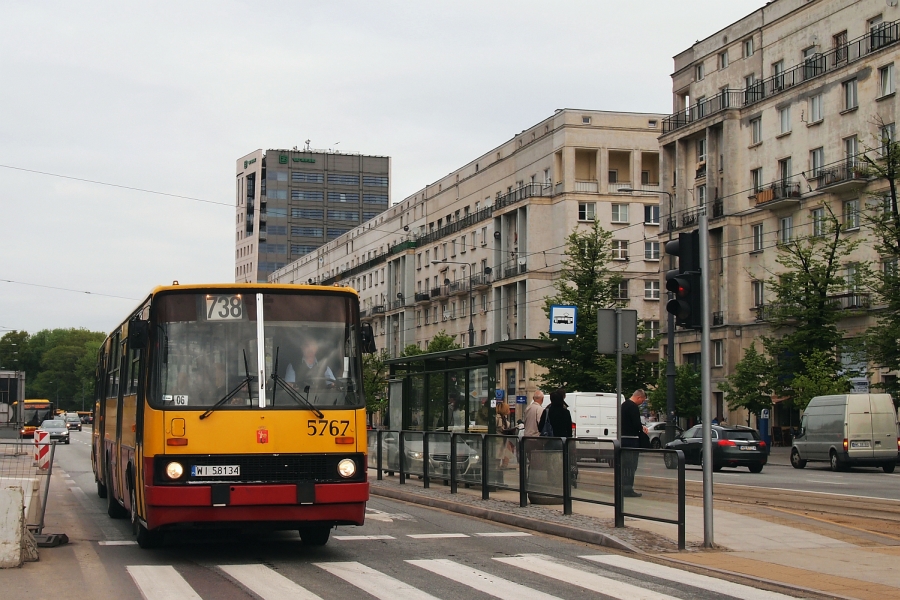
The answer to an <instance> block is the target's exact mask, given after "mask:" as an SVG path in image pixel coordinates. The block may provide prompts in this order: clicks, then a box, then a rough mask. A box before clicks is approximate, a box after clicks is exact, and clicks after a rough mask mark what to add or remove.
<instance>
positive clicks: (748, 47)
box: [744, 38, 753, 58]
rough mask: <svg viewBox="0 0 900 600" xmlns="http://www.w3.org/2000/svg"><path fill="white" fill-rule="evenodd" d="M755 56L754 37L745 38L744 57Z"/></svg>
mask: <svg viewBox="0 0 900 600" xmlns="http://www.w3.org/2000/svg"><path fill="white" fill-rule="evenodd" d="M750 56H753V38H747V39H746V40H744V58H748V57H750Z"/></svg>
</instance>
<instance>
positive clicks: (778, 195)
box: [755, 181, 800, 208]
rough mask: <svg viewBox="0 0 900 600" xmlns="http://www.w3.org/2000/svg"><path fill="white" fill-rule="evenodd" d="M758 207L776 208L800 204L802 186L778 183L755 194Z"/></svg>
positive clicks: (785, 182)
mask: <svg viewBox="0 0 900 600" xmlns="http://www.w3.org/2000/svg"><path fill="white" fill-rule="evenodd" d="M755 198H756V206H757V207H763V208H776V207H778V206H783V205H785V204H791V205H798V204H800V184H799V183H791V182H789V181H776V182H775V183H773V184H772V185H769V186H766V187H765V188H763V189H761V190H759V191H758V192H757V193H756V194H755Z"/></svg>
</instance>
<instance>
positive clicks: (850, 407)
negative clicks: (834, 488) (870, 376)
mask: <svg viewBox="0 0 900 600" xmlns="http://www.w3.org/2000/svg"><path fill="white" fill-rule="evenodd" d="M898 449H900V445H898V438H897V413H896V412H895V409H894V401H893V400H892V399H891V396H890V394H841V395H837V396H816V397H815V398H813V399H812V400H810V402H809V406H807V407H806V410H805V411H804V413H803V417H802V418H801V419H800V431H799V432H798V433H797V435H796V436H795V437H794V442H793V445H792V448H791V465H793V467H794V468H795V469H802V468H803V467H805V466H806V462H807V461H810V460H813V461H816V460H819V461H828V462H830V463H831V469H832V470H833V471H840V470H843V469H845V468H847V467H850V466H855V465H860V466H873V467H881V468H883V469H884V472H885V473H893V472H894V465H895V463H896V460H897V452H898Z"/></svg>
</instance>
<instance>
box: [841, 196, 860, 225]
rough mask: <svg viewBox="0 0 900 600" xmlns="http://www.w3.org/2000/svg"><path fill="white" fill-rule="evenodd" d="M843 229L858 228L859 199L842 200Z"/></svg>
mask: <svg viewBox="0 0 900 600" xmlns="http://www.w3.org/2000/svg"><path fill="white" fill-rule="evenodd" d="M844 229H848V230H849V229H859V200H847V201H846V202H844Z"/></svg>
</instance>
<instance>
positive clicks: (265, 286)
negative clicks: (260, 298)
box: [150, 283, 359, 296]
mask: <svg viewBox="0 0 900 600" xmlns="http://www.w3.org/2000/svg"><path fill="white" fill-rule="evenodd" d="M176 290H178V291H181V290H194V291H204V290H293V291H309V292H341V293H346V294H355V295H359V293H358V292H357V291H356V290H355V289H353V288H352V287H349V286H346V287H345V286H332V285H307V284H294V283H197V284H195V283H192V284H187V285H181V284H175V285H160V286H157V287H155V288H153V290H152V291H151V292H150V295H151V296H155V295H156V294H159V293H160V292H171V291H176Z"/></svg>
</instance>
